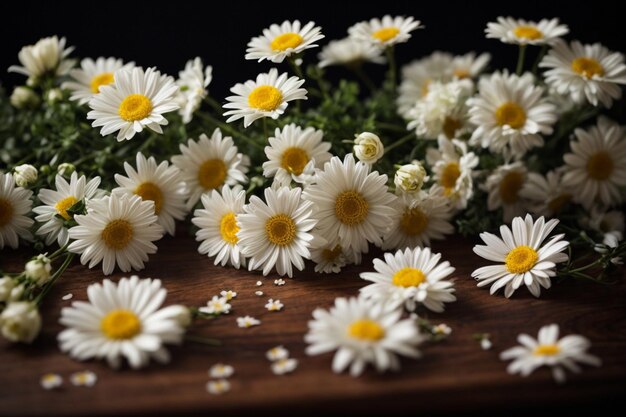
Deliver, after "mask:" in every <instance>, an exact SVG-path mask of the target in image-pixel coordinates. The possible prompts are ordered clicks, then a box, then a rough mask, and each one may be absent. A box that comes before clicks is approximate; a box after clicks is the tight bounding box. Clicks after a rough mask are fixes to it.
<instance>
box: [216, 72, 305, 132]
mask: <svg viewBox="0 0 626 417" xmlns="http://www.w3.org/2000/svg"><path fill="white" fill-rule="evenodd" d="M302 84H304V80H302V79H300V78H298V77H289V76H288V74H287V73H286V72H285V73H283V74H281V75H280V76H279V75H278V70H277V69H276V68H272V69H271V70H270V71H269V72H268V73H262V74H259V75H258V76H257V77H256V81H252V80H248V81H246V82H245V83H244V84H236V85H235V86H234V87H232V88H231V89H230V91H231V92H232V93H233V94H235V95H233V96H229V97H226V100H227V101H228V103H226V104H224V108H225V109H231V110H228V111H226V112H225V113H224V116H230V117H229V118H228V119H227V120H226V121H227V122H233V121H236V120H239V119H243V126H244V127H248V126H250V125H251V124H252V122H254V121H255V120H257V119H261V118H263V117H271V118H272V119H278V117H279V116H280V115H281V114H283V113H284V112H285V110H286V109H287V104H288V102H290V101H292V100H306V99H307V96H306V94H307V91H306V90H305V89H304V88H300V87H301V86H302Z"/></svg>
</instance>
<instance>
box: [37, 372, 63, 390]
mask: <svg viewBox="0 0 626 417" xmlns="http://www.w3.org/2000/svg"><path fill="white" fill-rule="evenodd" d="M39 383H40V384H41V387H42V388H43V389H46V390H50V389H55V388H59V387H60V386H61V385H63V378H62V377H61V375H59V374H53V373H48V374H43V375H42V376H41V378H40V379H39Z"/></svg>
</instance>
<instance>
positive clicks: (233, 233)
mask: <svg viewBox="0 0 626 417" xmlns="http://www.w3.org/2000/svg"><path fill="white" fill-rule="evenodd" d="M237 232H239V226H238V225H237V219H236V218H235V213H233V212H232V211H231V212H230V213H228V214H225V215H224V216H222V220H220V235H222V239H223V240H224V241H225V242H228V243H230V244H231V245H234V244H235V243H237V242H238V241H239V238H238V237H237Z"/></svg>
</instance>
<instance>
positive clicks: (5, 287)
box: [0, 276, 15, 303]
mask: <svg viewBox="0 0 626 417" xmlns="http://www.w3.org/2000/svg"><path fill="white" fill-rule="evenodd" d="M14 287H15V280H14V279H13V278H11V277H9V276H4V277H2V278H0V303H5V302H7V301H8V300H9V298H10V296H11V291H12V290H13V288H14Z"/></svg>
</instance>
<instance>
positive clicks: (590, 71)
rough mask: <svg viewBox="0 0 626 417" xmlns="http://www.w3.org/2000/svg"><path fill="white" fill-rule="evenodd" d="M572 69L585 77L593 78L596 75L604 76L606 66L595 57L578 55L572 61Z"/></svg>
mask: <svg viewBox="0 0 626 417" xmlns="http://www.w3.org/2000/svg"><path fill="white" fill-rule="evenodd" d="M572 71H574V72H575V73H576V74H578V75H580V76H583V77H585V78H593V76H594V75H597V76H599V77H602V76H603V75H604V68H603V67H602V64H600V63H599V62H598V61H596V60H595V59H593V58H587V57H585V56H581V57H578V58H576V59H574V60H573V61H572Z"/></svg>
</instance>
